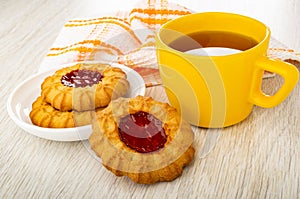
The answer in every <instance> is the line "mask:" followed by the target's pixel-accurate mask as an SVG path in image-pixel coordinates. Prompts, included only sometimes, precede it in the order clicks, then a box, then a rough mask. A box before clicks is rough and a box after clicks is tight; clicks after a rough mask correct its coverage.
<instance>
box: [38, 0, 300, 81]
mask: <svg viewBox="0 0 300 199" xmlns="http://www.w3.org/2000/svg"><path fill="white" fill-rule="evenodd" d="M192 12H193V11H192V10H190V9H188V8H186V7H184V6H181V5H178V4H175V3H171V2H168V1H167V0H162V1H155V0H142V1H140V2H139V3H138V4H137V5H136V6H135V7H134V8H132V9H131V10H128V11H119V12H116V13H114V14H112V15H111V16H100V17H98V18H86V19H71V20H69V21H68V22H67V23H66V24H65V25H64V27H63V28H62V30H61V32H60V34H59V35H58V37H57V39H56V41H55V42H54V44H53V46H52V48H51V49H50V51H49V53H48V54H47V56H46V57H45V59H44V61H43V62H42V64H41V66H40V71H44V70H49V69H51V68H57V67H59V66H60V65H63V64H67V63H72V62H79V61H104V62H108V63H120V64H124V65H126V66H128V67H130V68H133V69H134V70H136V71H137V72H138V73H140V74H141V76H142V77H143V78H144V80H145V83H146V86H153V85H159V84H161V79H160V77H159V73H158V66H157V60H156V52H155V40H154V39H155V38H154V37H155V31H156V30H157V29H158V28H159V27H160V26H161V25H162V24H164V23H165V22H167V21H169V20H171V19H175V18H177V17H179V16H182V15H186V14H190V13H192ZM269 55H270V56H271V57H273V58H278V59H282V60H285V59H294V60H298V61H300V55H299V54H297V53H296V52H294V51H293V50H291V49H287V48H286V47H284V46H283V45H282V44H280V43H279V42H277V41H276V40H274V39H273V40H271V44H270V49H269Z"/></svg>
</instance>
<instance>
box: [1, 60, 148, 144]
mask: <svg viewBox="0 0 300 199" xmlns="http://www.w3.org/2000/svg"><path fill="white" fill-rule="evenodd" d="M71 65H74V63H72V64H67V65H62V66H60V67H59V68H63V67H67V66H71ZM113 66H115V67H119V68H121V69H122V70H123V71H124V72H126V74H127V80H128V81H129V82H130V88H129V90H128V91H127V93H126V94H125V95H124V96H123V97H127V98H131V97H135V96H137V95H144V94H145V82H144V80H143V78H142V77H141V76H140V75H139V74H138V73H137V72H136V71H135V70H133V69H131V68H129V67H126V66H124V65H120V64H113ZM56 70H57V69H52V70H49V71H45V72H41V73H38V74H36V75H33V76H31V77H29V78H28V79H27V80H25V81H23V82H22V83H21V84H19V85H18V86H17V87H16V88H15V89H14V90H13V92H12V93H11V94H10V96H9V98H8V102H7V111H8V114H9V116H10V117H11V118H12V120H13V121H14V122H15V123H16V124H17V125H18V126H19V127H21V128H22V129H24V130H25V131H26V132H28V133H30V134H32V135H35V136H38V137H40V138H44V139H48V140H56V141H78V140H86V139H88V138H89V136H90V134H91V132H92V128H91V125H87V126H82V127H75V128H43V127H39V126H36V125H33V124H32V123H31V120H30V118H29V113H30V111H31V105H32V103H33V102H34V100H36V98H37V97H38V96H39V95H40V93H41V88H40V87H41V84H42V82H43V81H44V79H45V78H46V77H47V76H49V75H52V74H53V73H54V72H55V71H56Z"/></svg>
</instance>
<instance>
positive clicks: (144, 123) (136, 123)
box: [119, 111, 167, 153]
mask: <svg viewBox="0 0 300 199" xmlns="http://www.w3.org/2000/svg"><path fill="white" fill-rule="evenodd" d="M119 137H120V139H121V141H123V142H124V143H125V144H126V145H127V146H128V147H129V148H131V149H133V150H135V151H137V152H139V153H149V152H153V151H156V150H159V149H161V148H163V147H164V144H165V143H166V141H167V135H166V134H165V130H164V129H163V127H162V122H161V121H160V120H159V119H157V118H156V117H154V116H153V115H152V114H149V113H146V112H143V111H139V112H137V113H134V114H129V115H127V116H125V117H123V118H121V120H120V123H119Z"/></svg>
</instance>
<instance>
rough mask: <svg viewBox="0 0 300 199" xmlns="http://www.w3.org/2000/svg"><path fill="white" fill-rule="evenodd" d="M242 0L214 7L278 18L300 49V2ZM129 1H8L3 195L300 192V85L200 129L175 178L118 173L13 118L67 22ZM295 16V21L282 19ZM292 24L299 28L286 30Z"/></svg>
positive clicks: (0, 56) (0, 85)
mask: <svg viewBox="0 0 300 199" xmlns="http://www.w3.org/2000/svg"><path fill="white" fill-rule="evenodd" d="M181 2H183V1H181ZM234 2H235V1H233V0H231V1H226V3H223V4H220V1H218V2H216V4H215V5H216V8H217V10H222V9H224V10H225V11H226V10H228V11H236V12H240V13H246V14H252V15H253V16H257V17H259V18H261V19H262V20H264V21H266V22H270V21H272V23H271V22H270V23H271V24H272V26H273V27H274V30H276V31H275V33H274V35H277V36H278V37H276V38H277V39H279V40H280V41H282V42H283V43H285V44H288V45H289V46H290V47H291V48H294V49H295V50H298V51H300V46H299V45H300V42H299V37H298V35H299V33H300V27H299V26H300V23H299V19H294V16H297V12H299V11H300V8H299V1H297V0H290V1H276V3H275V2H273V1H272V6H273V7H272V6H271V7H270V8H269V9H267V10H264V9H262V8H261V7H259V8H258V9H255V8H253V6H254V5H261V6H264V5H265V4H267V3H266V2H268V1H266V2H260V1H255V2H260V3H259V4H255V3H253V1H248V2H246V1H243V2H245V4H243V5H242V4H237V5H236V4H235V3H234ZM285 2H286V4H283V3H285ZM183 3H184V2H183ZM269 3H271V1H270V2H269ZM129 4H130V5H131V4H132V2H129V1H128V0H126V1H122V2H121V1H119V3H118V2H117V3H116V2H115V1H114V2H107V1H105V4H104V7H101V5H100V4H99V2H98V3H97V4H96V1H92V0H90V1H86V2H82V1H79V0H73V1H71V0H66V1H59V0H54V1H45V0H41V1H38V0H22V1H21V0H16V1H0V8H1V10H0V24H1V25H0V47H1V48H0V63H1V66H0V68H1V73H0V79H1V81H0V91H1V92H0V98H1V99H2V100H1V101H0V103H1V106H0V109H1V119H0V122H1V125H0V198H117V197H119V198H176V197H177V198H300V120H299V115H300V104H299V102H300V85H299V83H298V85H297V86H296V88H295V89H294V91H293V92H292V93H291V95H290V96H289V97H288V98H287V100H285V101H284V102H283V103H282V104H280V105H279V106H277V107H275V108H272V109H263V108H259V107H255V108H254V110H253V113H252V114H251V115H250V116H249V117H248V118H247V119H246V120H245V121H243V122H241V123H239V124H237V125H234V126H232V127H228V128H225V129H218V130H207V129H201V128H194V129H195V144H194V146H195V148H196V154H195V159H194V161H193V163H192V164H191V165H190V166H188V167H186V168H185V170H184V173H183V175H182V176H181V177H179V178H177V179H176V180H174V181H172V182H163V183H157V184H154V185H148V186H146V185H137V184H134V183H133V182H132V181H130V180H129V179H128V178H125V177H123V178H118V177H115V176H114V175H113V174H112V173H110V172H108V171H107V170H106V169H105V168H104V167H103V166H102V165H101V164H100V163H99V162H98V161H97V160H96V159H95V158H93V156H92V155H91V154H90V153H89V150H87V149H86V143H85V142H55V141H49V140H45V139H41V138H38V137H35V136H32V135H30V134H27V133H26V132H25V131H23V130H22V129H20V128H19V127H18V126H17V125H16V124H15V123H13V121H12V120H11V119H10V118H9V116H8V114H7V111H6V101H7V98H8V96H9V94H10V93H11V91H12V90H13V88H14V87H15V86H16V85H18V84H19V83H20V82H21V81H23V80H24V79H26V78H27V77H28V76H30V75H32V74H34V73H36V72H37V70H38V67H39V64H40V63H41V61H42V60H43V58H44V57H45V55H46V53H47V52H48V49H49V48H50V46H51V45H52V43H53V42H54V40H55V38H56V37H57V35H58V33H59V31H60V29H61V28H62V26H63V24H64V23H65V21H66V20H67V19H70V18H73V17H77V16H88V15H91V14H95V13H96V12H97V8H99V10H98V11H99V13H100V12H102V11H107V9H109V8H111V7H112V6H116V5H118V6H119V7H113V8H114V9H117V8H122V5H123V6H125V7H126V6H130V5H129ZM278 4H280V5H281V6H280V5H278ZM94 5H97V6H99V7H97V6H94ZM222 5H223V7H222ZM109 6H110V7H109ZM187 6H191V3H187ZM194 6H195V7H194V9H196V10H199V11H202V10H212V9H213V3H212V2H211V1H210V2H209V3H208V2H205V1H203V5H201V4H200V3H199V2H198V3H196V4H195V5H194ZM251 6H252V7H251ZM294 6H297V7H294ZM125 7H124V8H125ZM279 7H280V8H282V9H281V10H278V9H277V8H279ZM290 8H293V9H290ZM277 11H278V12H277ZM263 14H264V15H263ZM278 15H280V16H282V18H279V17H278ZM263 16H265V18H263ZM287 16H289V17H290V18H289V23H288V24H286V25H282V24H284V23H285V21H284V19H287ZM272 17H273V19H281V20H277V21H276V20H275V21H273V20H271V19H272ZM296 20H298V21H296ZM276 24H277V25H276ZM290 26H293V27H294V28H293V29H288V30H286V29H285V28H286V27H290ZM271 28H272V27H271ZM282 33H284V35H283V34H282ZM296 36H297V37H296ZM296 38H297V39H296ZM297 41H298V43H297ZM280 83H281V79H280V78H279V77H275V78H272V79H267V80H265V81H264V84H263V87H264V89H265V90H266V91H267V92H270V93H272V92H274V91H275V90H276V89H277V88H278V87H279V86H280ZM25 92H26V91H25ZM147 95H150V96H152V97H154V98H155V99H157V100H161V101H165V100H167V99H166V96H165V94H164V90H163V88H162V87H160V86H158V87H152V88H149V89H147Z"/></svg>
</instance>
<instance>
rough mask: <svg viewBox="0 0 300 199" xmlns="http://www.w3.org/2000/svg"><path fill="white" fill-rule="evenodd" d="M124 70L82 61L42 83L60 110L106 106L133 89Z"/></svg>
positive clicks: (49, 100)
mask: <svg viewBox="0 0 300 199" xmlns="http://www.w3.org/2000/svg"><path fill="white" fill-rule="evenodd" d="M126 78H127V76H126V73H125V72H124V71H122V70H121V69H120V68H116V67H111V66H110V65H108V64H100V63H93V64H87V63H80V64H75V65H74V66H71V67H66V68H63V69H60V70H57V71H56V72H55V73H54V74H53V75H51V76H49V77H47V78H46V79H45V80H44V82H43V83H42V86H41V88H42V97H43V98H44V100H45V101H46V102H47V103H49V104H50V105H51V106H52V107H54V108H55V109H57V110H59V111H71V110H74V111H87V110H94V109H95V108H99V107H105V106H107V105H108V104H109V102H110V101H111V100H112V99H116V98H118V97H121V96H123V95H124V94H125V93H126V92H127V90H128V89H129V82H128V81H127V79H126Z"/></svg>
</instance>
